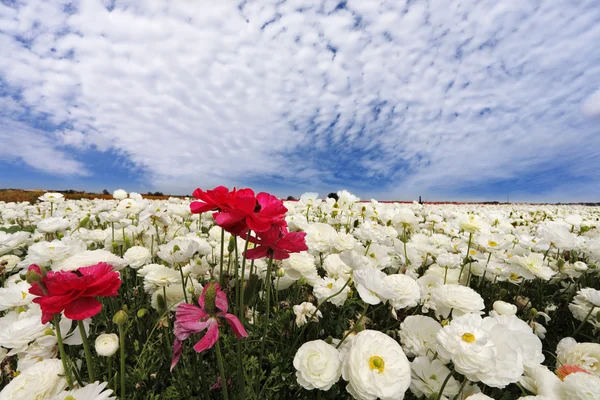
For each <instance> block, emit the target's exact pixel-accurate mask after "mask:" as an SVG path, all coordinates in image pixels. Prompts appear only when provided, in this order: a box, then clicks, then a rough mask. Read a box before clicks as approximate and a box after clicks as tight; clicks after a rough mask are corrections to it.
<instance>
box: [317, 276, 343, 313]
mask: <svg viewBox="0 0 600 400" xmlns="http://www.w3.org/2000/svg"><path fill="white" fill-rule="evenodd" d="M346 282H347V280H344V279H341V278H338V279H333V278H321V279H317V281H316V282H315V285H314V287H313V294H314V295H315V297H316V298H317V299H318V300H319V303H321V302H323V301H325V299H327V298H328V297H329V296H333V295H334V294H336V293H337V292H339V291H340V290H341V292H340V293H339V294H338V295H336V296H334V297H332V298H330V299H329V300H327V301H328V302H330V303H331V304H334V305H336V306H338V307H340V306H341V305H343V304H344V303H345V302H346V299H347V298H348V292H349V291H350V286H348V285H346ZM344 285H346V287H344ZM342 287H344V289H343V290H342Z"/></svg>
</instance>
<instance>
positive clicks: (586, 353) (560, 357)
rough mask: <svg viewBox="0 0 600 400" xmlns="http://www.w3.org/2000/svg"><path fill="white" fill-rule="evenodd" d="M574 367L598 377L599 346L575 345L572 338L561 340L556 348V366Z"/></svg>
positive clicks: (594, 344)
mask: <svg viewBox="0 0 600 400" xmlns="http://www.w3.org/2000/svg"><path fill="white" fill-rule="evenodd" d="M565 364H566V365H575V366H577V367H580V368H583V369H585V370H586V371H589V372H590V373H592V374H594V375H596V376H600V344H598V343H589V342H585V343H577V342H576V341H575V340H574V339H573V338H570V337H567V338H564V339H562V340H561V341H560V342H559V343H558V345H557V346H556V366H557V368H558V367H560V366H561V365H565Z"/></svg>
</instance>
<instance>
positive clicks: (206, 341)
mask: <svg viewBox="0 0 600 400" xmlns="http://www.w3.org/2000/svg"><path fill="white" fill-rule="evenodd" d="M210 321H211V324H210V327H209V328H208V331H206V333H205V334H204V336H203V337H202V339H200V341H199V342H198V343H196V344H195V345H194V350H196V352H198V353H202V352H203V351H204V350H208V349H210V348H211V347H213V346H214V345H215V343H217V340H219V324H218V323H217V321H216V320H215V319H211V320H210Z"/></svg>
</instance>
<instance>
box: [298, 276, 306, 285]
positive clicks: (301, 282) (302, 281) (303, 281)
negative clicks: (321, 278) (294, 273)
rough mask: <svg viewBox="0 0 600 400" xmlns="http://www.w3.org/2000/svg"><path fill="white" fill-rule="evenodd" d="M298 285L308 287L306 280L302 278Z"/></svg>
mask: <svg viewBox="0 0 600 400" xmlns="http://www.w3.org/2000/svg"><path fill="white" fill-rule="evenodd" d="M298 285H300V286H303V285H306V278H305V277H303V276H301V277H300V279H298Z"/></svg>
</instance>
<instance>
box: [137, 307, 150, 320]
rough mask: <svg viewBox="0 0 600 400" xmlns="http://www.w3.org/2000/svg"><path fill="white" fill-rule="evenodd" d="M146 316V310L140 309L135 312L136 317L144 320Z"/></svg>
mask: <svg viewBox="0 0 600 400" xmlns="http://www.w3.org/2000/svg"><path fill="white" fill-rule="evenodd" d="M146 314H148V310H146V309H145V308H140V309H139V310H138V312H137V317H138V318H144V317H145V316H146Z"/></svg>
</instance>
